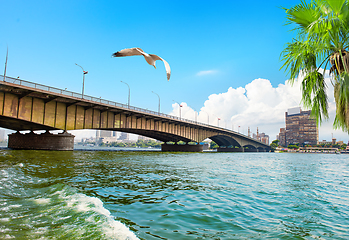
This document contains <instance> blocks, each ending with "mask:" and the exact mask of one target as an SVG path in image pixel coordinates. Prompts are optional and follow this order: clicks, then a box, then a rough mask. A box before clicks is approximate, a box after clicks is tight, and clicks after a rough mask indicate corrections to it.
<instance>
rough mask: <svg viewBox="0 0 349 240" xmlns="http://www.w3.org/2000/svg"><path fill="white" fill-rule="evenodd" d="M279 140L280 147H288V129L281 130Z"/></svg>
mask: <svg viewBox="0 0 349 240" xmlns="http://www.w3.org/2000/svg"><path fill="white" fill-rule="evenodd" d="M277 139H278V140H279V145H281V146H286V128H280V133H279V136H278V138H277Z"/></svg>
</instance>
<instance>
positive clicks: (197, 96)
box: [0, 0, 348, 141]
mask: <svg viewBox="0 0 349 240" xmlns="http://www.w3.org/2000/svg"><path fill="white" fill-rule="evenodd" d="M298 3H300V1H299V0H297V1H296V0H291V1H290V0H287V1H286V0H282V1H16V0H14V1H3V0H2V1H1V10H0V31H1V36H2V37H1V39H0V59H1V58H2V59H3V62H5V56H6V48H7V46H8V49H9V58H8V68H7V75H8V76H12V77H18V76H19V77H20V78H21V79H25V80H28V81H33V82H37V83H41V84H45V85H50V86H54V87H58V88H63V89H64V88H67V89H68V90H71V91H74V92H81V87H82V71H81V69H80V68H79V67H77V66H76V65H75V63H77V64H79V65H81V66H82V67H83V68H84V69H85V70H86V71H88V74H87V75H86V79H85V94H86V95H90V96H95V97H102V98H104V99H108V100H112V101H116V102H121V103H126V102H127V97H128V89H127V86H126V85H125V84H123V83H121V82H120V81H124V82H126V83H128V84H129V86H130V88H131V105H133V106H137V107H141V108H144V109H150V110H154V111H157V107H158V97H157V96H156V95H155V94H153V93H152V91H154V92H156V93H157V94H159V96H160V98H161V111H162V112H164V113H169V114H171V113H172V114H175V113H177V110H176V106H175V105H174V104H175V102H174V101H176V102H180V103H182V102H183V103H185V104H186V106H188V109H187V112H188V114H190V110H191V109H195V111H199V112H200V109H203V108H204V107H205V106H206V105H207V104H208V103H209V102H207V101H209V98H210V96H224V93H227V92H228V89H229V88H231V89H235V90H237V89H239V88H243V89H245V90H246V86H247V85H248V84H250V83H252V82H253V81H254V80H256V79H265V80H268V81H269V82H270V84H271V86H272V88H273V89H276V90H277V89H278V87H279V84H285V81H286V80H287V77H288V76H287V74H286V73H285V72H284V70H279V69H280V67H281V66H282V63H281V62H280V53H281V51H282V50H283V48H284V46H285V44H286V43H287V42H288V41H291V40H292V36H293V33H292V32H290V29H291V27H290V26H285V13H284V11H283V10H282V9H281V8H280V6H283V7H290V6H293V5H295V4H298ZM130 47H140V48H142V49H143V50H144V51H145V52H147V53H153V54H157V55H159V56H160V57H162V58H164V59H165V60H166V61H167V62H168V63H169V64H170V66H171V70H172V75H171V79H170V81H169V82H168V81H167V80H166V72H165V68H164V65H163V64H162V62H160V61H157V63H156V64H157V69H154V68H153V67H152V66H150V65H148V64H147V63H146V62H145V61H144V58H143V57H141V56H135V57H124V58H111V54H112V53H114V52H116V51H118V50H121V49H124V48H130ZM1 56H2V57H1ZM1 74H2V73H1ZM260 91H263V89H260ZM245 94H246V93H245ZM256 94H258V93H256ZM173 100H174V101H173ZM223 100H224V99H223ZM224 101H229V99H225V100H224ZM276 101H278V100H276ZM296 101H297V100H296ZM299 101H300V100H299ZM299 101H298V104H299ZM205 104H206V105H205ZM217 104H219V103H217ZM239 104H240V103H239V102H238V101H235V102H231V103H230V105H234V106H237V109H235V110H231V112H229V113H228V115H227V113H226V112H224V109H222V110H221V111H222V112H214V109H211V110H208V107H206V111H212V116H210V117H211V121H212V122H211V123H212V124H215V125H217V124H218V122H217V123H215V122H214V118H215V116H217V115H224V114H226V115H227V116H225V120H224V121H225V124H226V125H228V126H230V127H229V128H233V129H234V130H237V126H238V125H240V126H241V129H242V125H243V124H244V123H245V126H244V128H245V130H246V131H247V127H248V126H247V125H246V124H247V123H246V122H244V121H242V122H238V121H237V120H236V122H233V121H234V114H235V115H236V114H239V113H241V111H243V110H238V106H239ZM296 105H297V103H295V104H293V105H292V106H291V105H290V106H285V108H286V109H283V110H282V111H283V112H285V111H286V110H287V107H294V106H296ZM189 106H190V107H189ZM189 108H190V109H189ZM280 111H281V110H280ZM183 114H185V111H184V109H183ZM209 114H210V115H211V112H210V113H209ZM229 114H230V115H229ZM192 115H193V114H191V116H192ZM283 117H284V115H283V116H281V118H280V119H281V120H280V119H279V120H278V123H279V125H280V126H279V125H277V126H275V124H273V125H274V128H273V130H272V128H271V127H266V128H265V129H263V125H265V124H266V123H265V122H264V121H262V120H261V122H260V123H258V122H254V123H251V124H250V125H251V126H250V127H251V128H253V129H255V128H256V126H259V127H260V129H261V131H264V132H266V133H267V134H270V135H271V138H272V139H275V135H276V134H277V133H278V131H279V129H278V128H279V127H282V119H283ZM188 118H189V116H188ZM199 118H201V119H202V121H206V120H204V119H206V118H207V117H204V113H200V114H199ZM257 120H258V119H257ZM266 120H267V119H266ZM240 121H241V120H240ZM211 123H210V124H211ZM283 124H284V123H283ZM241 129H240V130H241ZM268 131H269V133H268ZM320 132H321V131H320ZM338 134H340V136H342V138H343V139H342V140H345V141H347V140H348V139H347V138H348V137H347V134H345V135H343V134H342V133H339V132H338ZM323 138H324V139H325V138H327V139H329V137H328V135H324V136H323Z"/></svg>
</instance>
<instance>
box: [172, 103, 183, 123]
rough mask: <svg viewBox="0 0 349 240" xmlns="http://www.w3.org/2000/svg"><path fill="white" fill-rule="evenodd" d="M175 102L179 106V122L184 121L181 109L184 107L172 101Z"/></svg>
mask: <svg viewBox="0 0 349 240" xmlns="http://www.w3.org/2000/svg"><path fill="white" fill-rule="evenodd" d="M172 101H174V102H175V103H177V104H178V105H179V120H181V119H182V113H181V107H183V106H182V105H181V104H179V102H177V101H175V100H172Z"/></svg>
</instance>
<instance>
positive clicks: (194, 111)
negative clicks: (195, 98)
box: [188, 105, 198, 123]
mask: <svg viewBox="0 0 349 240" xmlns="http://www.w3.org/2000/svg"><path fill="white" fill-rule="evenodd" d="M188 106H189V105H188ZM189 107H191V108H192V109H193V110H194V114H195V117H194V119H195V122H196V123H198V121H197V116H196V113H197V111H196V110H195V108H193V107H192V106H189Z"/></svg>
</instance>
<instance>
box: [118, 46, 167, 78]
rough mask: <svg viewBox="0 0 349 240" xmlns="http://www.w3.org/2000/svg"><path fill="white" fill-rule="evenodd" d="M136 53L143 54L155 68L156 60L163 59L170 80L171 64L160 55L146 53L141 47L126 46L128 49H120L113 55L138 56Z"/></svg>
mask: <svg viewBox="0 0 349 240" xmlns="http://www.w3.org/2000/svg"><path fill="white" fill-rule="evenodd" d="M136 55H143V57H144V58H145V60H146V61H147V63H148V64H149V65H152V66H154V68H155V69H156V66H155V61H156V60H160V61H163V62H164V64H165V68H166V73H167V81H169V80H170V76H171V68H170V65H169V64H168V62H166V61H165V60H164V59H162V58H161V57H159V56H158V55H155V54H148V53H145V52H144V51H143V50H142V49H140V48H126V49H122V50H120V51H118V52H116V53H113V55H112V57H126V56H136Z"/></svg>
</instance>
